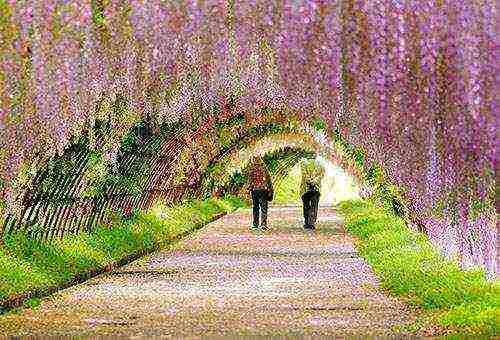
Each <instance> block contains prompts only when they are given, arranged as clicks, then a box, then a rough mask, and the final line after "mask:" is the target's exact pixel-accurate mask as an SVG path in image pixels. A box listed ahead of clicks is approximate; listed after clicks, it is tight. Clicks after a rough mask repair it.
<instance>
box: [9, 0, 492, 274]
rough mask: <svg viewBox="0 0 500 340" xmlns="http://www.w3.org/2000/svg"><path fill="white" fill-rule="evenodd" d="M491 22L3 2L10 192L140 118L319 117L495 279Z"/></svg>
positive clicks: (410, 12)
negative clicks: (93, 134) (216, 110)
mask: <svg viewBox="0 0 500 340" xmlns="http://www.w3.org/2000/svg"><path fill="white" fill-rule="evenodd" d="M496 16H497V12H496V6H495V5H494V2H493V1H492V0H486V1H455V0H406V1H401V0H371V1H360V0H344V1H324V0H309V1H305V0H304V1H297V0H295V1H292V0H277V1H263V0H262V1H257V0H253V1H229V0H227V1H223V0H208V1H203V2H200V1H194V0H180V1H161V0H147V1H146V0H143V1H140V0H94V1H90V0H81V1H62V0H44V1H24V0H7V1H0V18H1V20H0V41H1V44H0V46H1V47H0V49H1V54H0V146H1V149H0V178H1V179H2V182H3V183H4V184H3V188H2V190H3V191H2V192H3V194H2V195H3V197H4V200H5V201H7V202H8V203H9V205H12V206H13V205H14V204H15V202H16V201H17V200H19V197H21V195H20V193H21V192H22V190H24V188H26V186H29V178H30V176H32V175H33V173H34V172H35V171H36V169H38V168H39V167H40V166H41V165H43V164H44V163H45V162H46V160H47V159H49V158H50V157H52V156H54V155H56V154H57V153H61V152H62V151H63V150H64V149H65V147H67V146H68V144H69V143H70V141H71V140H72V138H77V137H78V136H81V135H82V134H86V133H87V129H88V128H89V127H91V126H92V124H93V122H94V121H95V120H96V119H105V120H108V121H110V123H111V124H112V127H113V129H114V131H115V133H114V134H113V136H112V138H111V141H110V142H109V143H106V144H105V147H106V148H107V150H105V151H106V152H107V154H108V155H109V158H111V159H112V158H113V155H114V154H116V150H117V146H118V145H119V144H120V142H121V139H122V138H123V136H124V135H125V133H126V132H127V131H128V130H129V129H130V128H131V127H132V126H134V125H135V124H136V123H137V122H138V121H140V120H141V119H142V118H143V117H148V118H149V119H153V120H154V121H155V122H156V123H158V124H160V123H162V122H173V121H178V120H185V121H187V122H192V121H194V120H195V119H197V114H198V112H200V110H210V108H211V107H212V106H213V105H214V104H215V103H217V104H221V103H222V104H223V103H225V101H226V100H227V98H229V97H231V98H236V107H235V108H234V109H233V113H235V114H236V113H241V112H244V113H245V114H246V115H247V116H251V115H259V114H260V113H258V112H259V111H258V110H259V109H261V108H263V107H267V108H271V109H273V110H287V111H288V112H290V114H291V115H292V114H293V115H300V116H301V117H303V118H305V119H308V118H312V117H314V118H317V117H318V116H319V117H322V118H323V119H324V120H326V121H327V123H328V126H329V128H330V129H339V130H340V132H341V134H342V136H343V137H344V138H345V139H346V140H347V141H348V142H349V143H351V144H353V145H356V146H358V147H361V148H363V149H364V150H365V151H366V155H367V156H366V159H365V162H366V164H367V165H370V164H373V163H374V162H376V163H378V164H380V165H381V166H382V167H383V168H384V169H385V172H386V174H387V176H388V178H389V179H390V180H391V181H392V182H393V183H394V184H396V185H397V186H399V187H400V188H401V190H402V191H403V193H404V196H405V197H406V199H407V203H408V205H409V208H410V211H411V212H412V213H413V215H414V217H415V218H417V219H418V218H419V219H421V221H422V223H427V225H428V228H429V229H432V228H439V232H438V234H440V235H445V236H446V235H447V236H446V237H449V239H447V240H446V242H448V243H449V244H452V243H453V244H456V245H457V247H459V248H465V247H467V246H468V245H471V244H472V245H473V248H474V249H477V250H478V251H480V252H481V254H484V256H483V257H482V258H483V259H488V260H487V261H489V262H488V263H483V264H486V265H487V266H488V267H489V268H490V269H491V268H493V267H494V263H493V261H494V258H495V257H494V256H495V255H494V252H495V249H494V245H495V237H496V234H495V233H494V229H495V226H496V214H495V209H494V186H495V180H494V172H495V147H496V145H495V143H496V126H495V112H496V107H495V106H494V105H495V100H494V97H495V94H496V93H497V91H496V90H497V87H496V84H495V73H496V72H497V69H495V55H494V51H495V47H496V46H497V45H496V42H495V31H494V19H495V18H496ZM116 98H125V99H126V101H127V107H126V110H122V111H120V112H116V110H112V109H111V107H112V105H111V104H112V103H113V102H114V101H115V100H116ZM202 124H214V120H213V119H210V120H206V121H203V122H202ZM440 226H441V227H440ZM482 261H483V260H482ZM484 261H486V260H484Z"/></svg>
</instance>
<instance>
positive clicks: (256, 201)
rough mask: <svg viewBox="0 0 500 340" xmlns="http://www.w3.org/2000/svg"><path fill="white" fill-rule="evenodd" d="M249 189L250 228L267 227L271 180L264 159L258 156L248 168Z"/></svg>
mask: <svg viewBox="0 0 500 340" xmlns="http://www.w3.org/2000/svg"><path fill="white" fill-rule="evenodd" d="M249 179H250V191H251V195H252V204H253V223H252V226H251V228H254V229H256V228H258V227H259V215H260V227H261V228H262V229H267V208H268V201H270V200H271V199H272V192H273V187H272V181H271V176H270V175H269V173H268V172H267V169H266V166H265V164H264V161H263V160H262V158H261V157H260V156H258V158H257V159H256V161H255V163H254V164H253V166H252V167H251V169H250V173H249Z"/></svg>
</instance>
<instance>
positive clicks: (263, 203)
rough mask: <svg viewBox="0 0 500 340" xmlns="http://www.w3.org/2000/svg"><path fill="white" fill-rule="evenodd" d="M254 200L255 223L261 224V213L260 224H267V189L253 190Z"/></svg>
mask: <svg viewBox="0 0 500 340" xmlns="http://www.w3.org/2000/svg"><path fill="white" fill-rule="evenodd" d="M252 201H253V225H254V226H255V227H258V226H259V214H260V215H261V216H260V218H261V223H260V225H261V226H262V225H265V226H267V205H268V202H267V191H266V190H264V189H256V190H252Z"/></svg>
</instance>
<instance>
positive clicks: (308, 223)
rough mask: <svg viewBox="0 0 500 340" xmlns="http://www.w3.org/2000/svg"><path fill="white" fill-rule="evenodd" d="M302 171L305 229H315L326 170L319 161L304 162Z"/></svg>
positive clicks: (301, 190) (301, 191)
mask: <svg viewBox="0 0 500 340" xmlns="http://www.w3.org/2000/svg"><path fill="white" fill-rule="evenodd" d="M301 171H302V181H301V184H300V193H301V196H302V201H303V204H304V205H303V207H304V228H305V229H315V226H314V225H315V224H316V218H317V217H318V205H319V197H320V188H321V181H322V180H323V177H324V176H325V168H324V167H323V165H322V164H321V163H320V162H319V161H318V160H315V159H313V160H304V161H302V163H301Z"/></svg>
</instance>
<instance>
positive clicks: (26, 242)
mask: <svg viewBox="0 0 500 340" xmlns="http://www.w3.org/2000/svg"><path fill="white" fill-rule="evenodd" d="M242 206H243V204H242V202H241V201H240V200H239V199H236V198H224V199H208V200H205V201H190V202H185V203H183V204H181V205H178V206H176V207H173V208H168V207H166V206H162V205H160V204H159V205H157V206H156V207H154V208H153V209H151V210H149V211H146V212H140V213H138V214H137V215H136V216H134V217H133V218H131V219H128V220H123V219H116V220H115V221H114V222H113V223H112V224H111V225H109V226H100V227H98V228H96V229H94V230H93V231H92V232H90V233H79V234H75V235H67V236H65V237H63V238H62V239H59V240H56V241H53V242H51V243H44V242H40V241H36V240H32V239H29V238H28V237H27V236H26V235H24V234H22V233H15V234H11V235H8V236H6V237H5V239H4V240H3V245H1V246H0V273H1V275H0V314H1V313H2V311H3V312H5V311H7V310H9V309H11V308H13V307H17V306H19V305H21V304H22V303H23V302H26V301H28V302H29V301H32V300H33V298H36V297H40V296H45V295H48V294H50V293H52V292H54V291H56V290H57V289H59V288H62V287H66V286H69V285H71V284H72V283H76V282H80V281H83V280H85V279H86V278H88V277H91V276H93V275H96V274H98V273H100V272H103V271H105V270H109V269H111V268H113V267H115V266H118V265H121V264H124V263H126V262H129V261H130V260H132V259H134V258H137V257H139V256H141V255H143V254H146V253H148V252H151V251H153V250H155V249H159V248H161V247H164V246H166V245H167V244H169V243H171V242H172V241H174V240H177V239H179V238H181V237H182V236H184V235H186V234H188V233H190V232H192V231H194V230H196V229H198V228H200V227H202V226H204V225H205V224H207V223H208V222H210V221H212V220H214V219H215V218H216V217H219V216H221V215H223V214H225V213H228V212H231V211H233V210H235V209H236V208H239V207H242ZM25 305H26V303H25ZM28 305H29V303H28Z"/></svg>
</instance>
